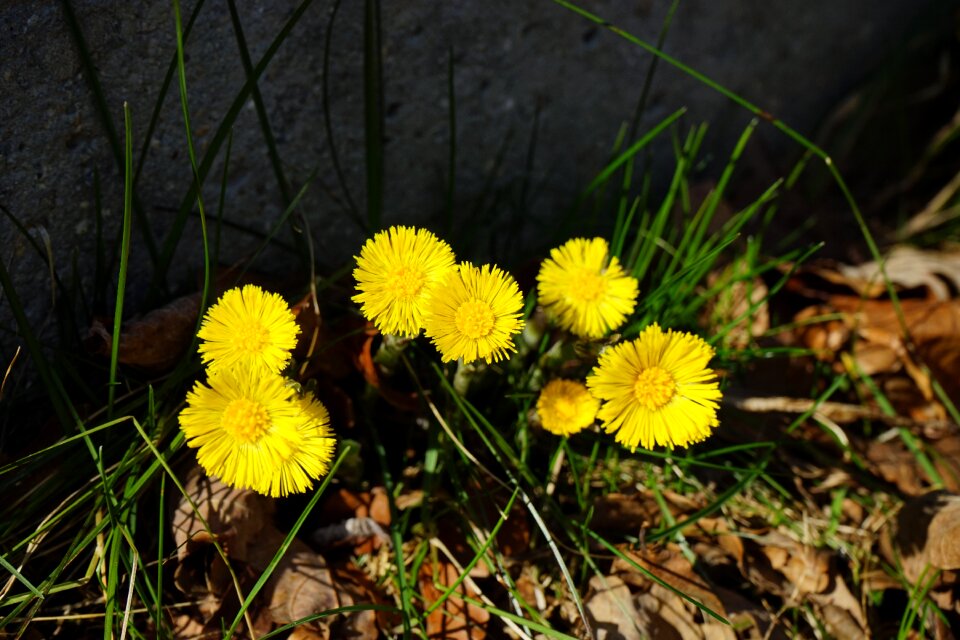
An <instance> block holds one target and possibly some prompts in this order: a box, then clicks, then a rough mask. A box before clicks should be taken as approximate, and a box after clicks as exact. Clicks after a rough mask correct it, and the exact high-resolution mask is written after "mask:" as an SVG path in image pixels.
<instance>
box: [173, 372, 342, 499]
mask: <svg viewBox="0 0 960 640" xmlns="http://www.w3.org/2000/svg"><path fill="white" fill-rule="evenodd" d="M208 383H209V385H210V386H209V387H208V386H206V385H204V384H203V383H200V382H197V384H196V385H195V386H194V388H193V390H191V391H190V392H189V393H188V394H187V406H186V408H184V409H183V411H181V412H180V428H181V429H182V430H183V433H184V435H185V436H186V439H187V445H188V446H190V447H192V448H195V449H197V461H198V462H199V463H200V466H201V467H203V468H204V470H205V471H206V472H207V474H209V475H213V476H217V477H218V478H220V479H221V480H222V481H223V482H224V483H226V484H228V485H231V486H234V487H237V488H240V489H253V490H254V491H257V492H259V493H263V494H266V495H271V496H282V495H287V494H288V493H291V492H298V491H305V490H306V489H308V488H309V487H310V486H311V485H312V479H315V478H318V477H319V476H321V475H323V474H324V473H326V472H327V469H328V468H329V462H330V458H331V456H332V453H333V444H334V443H333V438H332V436H331V435H330V431H329V420H328V418H327V414H326V410H325V409H323V405H321V404H320V403H319V402H317V401H316V400H312V399H310V400H305V399H301V398H299V397H298V396H297V395H296V393H295V392H294V390H293V388H292V387H291V386H290V385H289V384H287V380H286V379H285V378H283V377H281V376H280V375H277V374H266V375H261V374H259V373H256V372H254V371H253V370H251V369H243V368H239V369H236V368H235V369H222V370H220V371H217V372H214V373H211V374H210V377H209V380H208Z"/></svg>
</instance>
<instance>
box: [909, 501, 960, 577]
mask: <svg viewBox="0 0 960 640" xmlns="http://www.w3.org/2000/svg"><path fill="white" fill-rule="evenodd" d="M896 522H897V525H896V537H895V539H894V544H895V549H896V552H897V554H898V555H899V556H900V558H901V559H902V563H903V573H904V575H905V576H906V577H907V579H908V580H910V581H911V582H914V583H916V581H917V579H918V578H919V577H920V576H921V575H922V574H923V572H924V570H925V569H926V568H927V567H928V566H929V568H930V569H942V570H957V569H960V495H956V494H952V493H949V492H947V491H931V492H930V493H926V494H924V495H922V496H918V497H915V498H912V499H910V500H908V501H907V502H906V503H905V504H904V505H903V508H902V509H901V510H900V513H898V514H897V520H896Z"/></svg>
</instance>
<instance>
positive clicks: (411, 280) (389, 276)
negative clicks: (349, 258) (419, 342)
mask: <svg viewBox="0 0 960 640" xmlns="http://www.w3.org/2000/svg"><path fill="white" fill-rule="evenodd" d="M455 263H456V258H455V257H454V255H453V250H452V249H451V248H450V245H448V244H447V243H446V242H444V241H443V240H440V239H439V238H437V236H435V235H433V234H432V233H430V232H429V231H427V230H426V229H414V228H413V227H390V228H389V229H388V230H386V231H381V232H380V233H378V234H376V235H375V236H374V237H373V238H372V239H370V240H367V242H366V243H365V244H364V245H363V248H362V249H361V250H360V256H359V257H358V258H357V268H356V269H354V270H353V277H354V278H356V280H357V291H358V292H359V293H358V294H357V295H355V296H354V297H353V301H354V302H356V303H357V304H359V305H361V308H360V310H361V311H362V313H363V315H364V317H365V318H367V320H370V321H372V322H373V323H374V324H375V325H376V326H377V329H379V330H380V331H382V332H383V333H389V334H393V335H398V336H406V337H411V338H412V337H415V336H416V335H417V334H419V333H420V330H421V329H423V327H424V319H423V316H424V309H425V306H426V304H427V298H428V297H429V296H430V293H431V291H432V289H433V288H434V287H435V286H436V284H437V283H439V282H440V281H442V280H443V279H444V278H445V277H446V276H447V274H448V273H450V272H451V271H453V269H454V268H455Z"/></svg>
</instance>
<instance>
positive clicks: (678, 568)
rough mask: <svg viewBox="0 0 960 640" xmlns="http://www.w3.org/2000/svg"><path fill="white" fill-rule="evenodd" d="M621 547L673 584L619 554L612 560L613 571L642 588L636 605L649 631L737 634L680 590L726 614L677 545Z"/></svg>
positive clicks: (687, 635)
mask: <svg viewBox="0 0 960 640" xmlns="http://www.w3.org/2000/svg"><path fill="white" fill-rule="evenodd" d="M622 551H623V553H624V555H625V556H626V557H627V558H629V559H630V560H632V561H633V562H635V563H636V564H637V565H639V566H641V567H643V568H644V569H646V570H647V571H649V572H650V573H651V574H653V575H654V576H656V577H657V578H659V579H660V580H661V581H663V582H664V583H666V584H667V585H669V587H671V588H667V587H665V586H663V585H662V584H659V583H658V582H655V581H653V580H651V579H650V578H649V577H648V576H647V575H646V574H644V573H642V572H641V571H639V570H638V569H637V568H636V567H635V566H634V565H633V564H632V563H631V562H629V561H627V560H624V559H622V558H617V559H615V560H614V561H613V564H612V565H611V568H610V571H611V573H612V574H613V575H616V576H618V577H619V578H621V579H622V580H623V581H624V582H625V583H626V584H628V585H630V586H633V587H636V588H638V589H640V590H641V593H640V594H639V595H637V596H636V607H637V610H638V611H640V613H641V620H642V621H645V622H644V623H645V625H646V626H645V629H646V633H647V634H649V635H650V636H653V637H663V636H662V634H664V633H668V631H667V630H668V629H672V630H673V631H672V633H673V634H678V635H673V636H672V637H679V638H682V640H693V639H705V638H710V639H714V638H717V639H722V640H734V639H735V638H736V635H735V634H734V633H733V629H732V628H731V627H730V626H729V625H727V624H724V623H723V622H720V621H719V620H716V619H715V618H714V617H713V616H711V615H709V614H707V613H706V612H702V611H699V610H698V609H699V608H698V607H697V606H696V605H694V604H693V603H692V602H690V601H689V600H687V599H685V598H683V597H681V596H680V595H679V594H678V593H677V592H679V593H682V594H684V595H686V596H687V597H689V598H692V599H693V600H694V601H696V602H698V603H700V604H701V605H702V606H704V607H706V608H708V609H710V610H711V611H712V612H714V613H715V614H717V615H719V616H722V617H726V615H727V612H726V609H725V608H724V606H723V602H721V601H720V599H719V598H718V597H717V595H716V594H715V593H714V591H713V589H712V588H711V587H710V586H708V585H707V584H706V583H705V582H704V580H703V578H701V577H700V576H699V575H698V574H697V573H696V572H695V571H694V570H693V565H691V564H690V562H689V561H688V560H687V559H686V558H685V557H684V556H683V554H681V553H680V551H679V549H678V548H676V547H675V546H674V545H668V546H666V547H661V548H658V549H655V548H653V547H649V548H647V549H644V550H642V551H631V550H628V549H623V550H622ZM666 637H671V636H670V635H668V636H666Z"/></svg>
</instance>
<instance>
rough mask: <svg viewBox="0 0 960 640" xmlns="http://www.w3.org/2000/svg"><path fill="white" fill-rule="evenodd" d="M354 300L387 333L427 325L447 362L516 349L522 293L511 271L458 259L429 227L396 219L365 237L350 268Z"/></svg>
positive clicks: (415, 331) (490, 358)
mask: <svg viewBox="0 0 960 640" xmlns="http://www.w3.org/2000/svg"><path fill="white" fill-rule="evenodd" d="M353 276H354V277H355V278H356V279H357V291H358V292H359V293H357V295H356V296H354V298H353V300H354V302H357V303H358V304H360V309H361V311H362V312H363V315H364V317H366V318H367V319H368V320H370V321H371V322H373V323H374V324H375V325H376V327H377V329H379V330H380V331H381V332H382V333H389V334H392V335H397V336H403V337H408V338H413V337H416V336H417V335H419V334H420V331H425V332H426V335H427V337H428V338H430V339H431V340H432V341H433V343H434V344H435V345H436V347H437V349H438V350H439V351H440V356H441V358H442V359H443V361H444V362H450V361H451V360H460V359H462V360H463V361H464V362H474V361H475V360H481V359H482V360H484V361H485V362H487V363H488V364H489V363H491V362H496V361H500V360H502V359H504V358H505V357H506V354H507V352H508V351H515V350H516V347H514V344H513V336H514V335H515V334H517V333H519V332H520V330H521V329H523V319H522V318H521V317H520V315H521V312H522V311H523V297H522V296H521V295H520V287H518V286H517V281H516V280H514V279H513V276H511V275H510V274H509V273H506V272H504V271H502V270H501V269H499V268H497V267H495V266H493V265H489V264H485V265H483V266H480V267H477V266H474V265H472V264H470V263H469V262H461V263H460V264H457V262H456V257H455V256H454V255H453V250H452V249H451V248H450V245H448V244H447V243H446V242H444V241H443V240H441V239H439V238H438V237H437V236H435V235H433V234H432V233H430V232H429V231H427V230H426V229H414V228H412V227H391V228H390V229H388V230H386V231H381V232H380V233H378V234H376V235H375V236H374V237H373V238H371V239H370V240H368V241H367V242H366V244H364V245H363V248H362V249H361V250H360V255H359V256H358V257H357V268H356V269H355V270H354V271H353Z"/></svg>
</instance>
